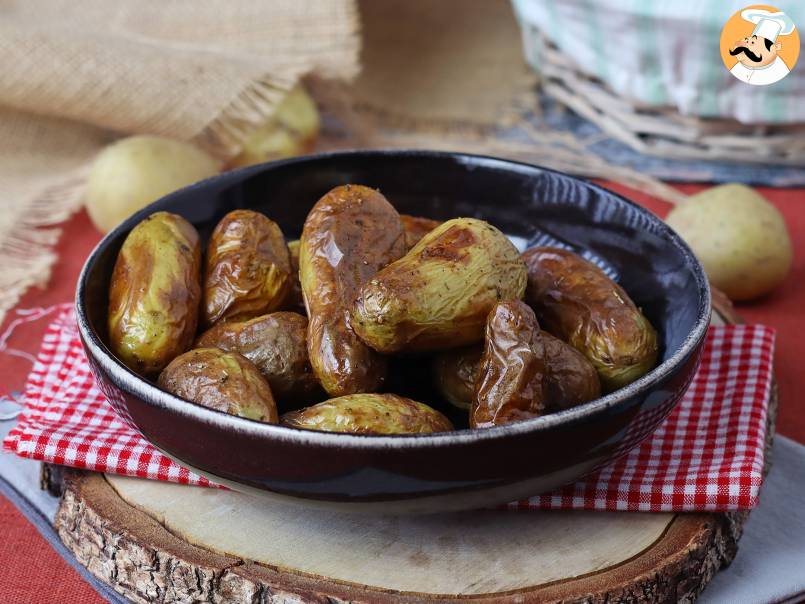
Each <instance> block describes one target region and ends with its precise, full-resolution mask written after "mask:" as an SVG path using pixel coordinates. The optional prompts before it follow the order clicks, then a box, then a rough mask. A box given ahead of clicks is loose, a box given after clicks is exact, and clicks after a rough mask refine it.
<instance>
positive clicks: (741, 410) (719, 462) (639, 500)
mask: <svg viewBox="0 0 805 604" xmlns="http://www.w3.org/2000/svg"><path fill="white" fill-rule="evenodd" d="M773 348H774V331H773V330H771V329H769V328H767V327H763V326H760V325H739V326H730V327H711V328H710V333H709V335H708V337H707V343H706V345H705V349H704V354H703V358H702V363H701V367H700V368H699V371H698V373H697V374H696V377H695V378H694V380H693V383H692V384H691V387H690V389H689V390H688V392H687V394H686V395H685V397H684V398H683V400H682V401H681V402H680V404H679V405H678V406H677V407H676V408H675V409H674V411H673V412H672V413H671V415H670V416H669V417H668V419H666V420H665V422H663V423H662V425H661V426H660V427H659V428H658V429H657V430H656V431H655V432H654V434H652V435H651V436H649V437H648V438H647V439H646V440H645V441H644V442H643V443H642V444H641V445H640V446H638V447H637V448H635V449H633V450H632V451H630V452H629V453H628V454H627V455H625V456H623V457H621V458H620V459H618V460H617V461H615V462H614V463H612V464H610V465H608V466H606V467H604V468H602V469H600V470H598V471H597V472H595V473H594V474H592V475H590V476H588V477H586V478H585V479H583V480H581V481H579V482H577V483H575V484H572V485H569V486H566V487H564V488H562V489H559V490H557V491H555V492H553V493H549V494H545V495H537V496H534V497H532V498H530V499H528V500H525V501H520V502H516V503H511V504H509V505H508V506H507V507H510V508H512V509H588V510H640V511H651V512H661V511H663V512H664V511H701V510H711V511H725V510H740V509H749V508H752V507H754V506H755V505H756V504H757V498H758V491H759V489H760V485H761V481H762V470H763V449H764V442H765V435H766V409H767V403H768V399H769V393H770V389H771V369H772V354H773ZM24 404H25V410H24V412H23V415H22V416H21V418H20V421H19V423H18V425H17V426H16V427H15V428H14V429H13V430H12V431H11V433H10V434H9V435H8V437H7V438H6V439H5V441H4V442H3V446H4V448H5V449H7V450H9V451H12V452H14V453H16V454H17V455H20V456H22V457H28V458H31V459H38V460H42V461H48V462H52V463H58V464H64V465H67V466H73V467H76V468H86V469H90V470H98V471H101V472H109V473H115V474H124V475H127V476H137V477H140V478H150V479H153V480H167V481H171V482H178V483H183V484H194V485H204V486H215V485H213V484H212V483H210V482H209V481H207V480H206V479H205V478H203V477H201V476H198V475H197V474H194V473H193V472H190V471H189V470H187V469H185V468H183V467H181V466H179V465H178V464H176V463H174V462H173V461H171V460H170V459H168V458H167V457H165V456H164V455H162V454H161V453H159V451H157V450H156V449H155V448H154V447H153V446H151V445H150V444H149V443H148V442H147V441H146V440H145V439H143V438H142V437H141V436H140V435H139V434H138V433H137V432H136V431H134V430H132V429H131V428H130V427H129V426H128V425H126V424H125V423H124V422H123V421H122V420H121V419H120V418H119V417H118V416H117V415H116V414H115V412H114V411H113V410H112V408H111V407H110V405H109V403H108V402H107V401H106V399H105V398H104V396H103V395H102V394H101V392H100V391H99V390H98V389H97V388H96V387H95V384H94V381H93V378H92V375H91V373H90V370H89V365H88V363H87V360H86V357H85V356H84V351H83V349H82V347H81V342H80V341H79V338H78V332H77V328H76V324H75V316H74V314H73V312H72V310H68V311H66V312H64V313H62V314H61V315H60V316H59V317H58V318H57V319H56V320H55V321H54V322H53V323H52V324H51V325H50V326H49V328H48V330H47V333H46V335H45V338H44V341H43V343H42V349H41V351H40V352H39V356H38V359H37V362H36V364H35V366H34V369H33V371H32V372H31V375H30V376H29V378H28V383H27V385H26V388H25V393H24Z"/></svg>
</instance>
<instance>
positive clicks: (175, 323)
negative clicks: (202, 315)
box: [107, 212, 201, 376]
mask: <svg viewBox="0 0 805 604" xmlns="http://www.w3.org/2000/svg"><path fill="white" fill-rule="evenodd" d="M200 273H201V244H200V241H199V236H198V233H197V232H196V229H195V228H193V225H191V224H190V223H189V222H187V221H186V220H185V219H184V218H182V217H181V216H177V215H176V214H169V213H168V212H156V213H155V214H152V215H151V216H149V217H148V218H146V219H145V220H143V221H142V222H140V223H139V224H138V225H137V226H135V227H134V228H133V229H132V231H131V233H129V235H128V237H126V240H125V241H124V242H123V246H122V247H121V248H120V252H119V253H118V256H117V261H116V262H115V268H114V270H113V272H112V281H111V284H110V287H109V313H108V315H107V328H108V334H109V346H110V348H111V349H112V352H113V353H114V354H115V355H116V356H117V357H118V358H119V359H120V360H121V361H122V362H123V363H125V364H126V365H127V366H128V367H129V368H131V369H132V370H133V371H136V372H137V373H140V374H142V375H146V376H148V375H151V374H155V373H157V372H159V371H161V370H162V368H163V367H165V365H167V364H168V363H169V362H170V361H171V359H173V358H174V357H175V356H176V355H178V354H180V353H182V352H184V351H185V350H187V349H188V347H189V346H190V344H191V343H192V341H193V337H194V336H195V333H196V325H197V322H198V307H199V300H200V298H201V285H200V278H201V275H200Z"/></svg>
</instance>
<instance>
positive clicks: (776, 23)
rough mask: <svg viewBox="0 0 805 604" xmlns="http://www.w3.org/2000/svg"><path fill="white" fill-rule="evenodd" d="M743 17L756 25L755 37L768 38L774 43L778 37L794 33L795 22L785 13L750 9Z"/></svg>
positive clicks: (742, 14) (743, 13)
mask: <svg viewBox="0 0 805 604" xmlns="http://www.w3.org/2000/svg"><path fill="white" fill-rule="evenodd" d="M741 17H742V18H743V19H745V20H746V21H749V22H750V23H754V24H755V29H754V31H753V32H752V35H753V36H758V37H762V38H766V39H767V40H771V41H772V42H774V41H775V40H776V39H777V36H787V35H788V34H790V33H791V32H792V31H794V22H793V21H792V20H791V18H790V17H789V16H788V15H786V14H785V13H783V12H776V13H773V12H771V11H767V10H764V9H762V8H748V9H746V10H745V11H743V12H742V13H741Z"/></svg>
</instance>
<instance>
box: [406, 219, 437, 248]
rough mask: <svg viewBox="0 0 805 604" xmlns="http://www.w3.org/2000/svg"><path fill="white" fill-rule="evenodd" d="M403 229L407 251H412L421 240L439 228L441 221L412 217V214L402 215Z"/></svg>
mask: <svg viewBox="0 0 805 604" xmlns="http://www.w3.org/2000/svg"><path fill="white" fill-rule="evenodd" d="M400 220H402V225H403V229H404V230H405V249H406V250H407V251H410V250H411V248H413V247H414V246H415V245H416V244H417V243H419V241H420V239H422V238H423V237H424V236H425V235H427V234H428V233H430V232H431V231H432V230H433V229H435V228H436V227H437V226H439V225H440V224H442V223H441V221H439V220H433V219H431V218H424V217H422V216H411V215H410V214H400Z"/></svg>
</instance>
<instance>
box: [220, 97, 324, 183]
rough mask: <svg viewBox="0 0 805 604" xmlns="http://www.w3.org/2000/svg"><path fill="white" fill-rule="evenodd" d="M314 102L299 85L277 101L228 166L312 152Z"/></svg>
mask: <svg viewBox="0 0 805 604" xmlns="http://www.w3.org/2000/svg"><path fill="white" fill-rule="evenodd" d="M319 124H320V118H319V111H318V109H316V103H315V102H314V101H313V99H312V98H310V95H309V94H308V93H307V91H306V90H305V89H304V87H303V86H302V85H301V84H300V85H297V86H296V87H295V88H292V89H291V91H290V92H289V93H288V94H287V95H286V96H285V98H284V99H283V100H282V101H280V104H279V105H277V108H276V110H275V112H274V114H273V115H272V116H271V117H270V118H269V119H268V120H267V121H266V122H265V123H264V124H263V125H262V126H259V127H258V128H256V129H255V130H254V132H252V133H251V135H249V137H248V138H247V139H246V142H245V143H244V145H243V150H242V151H241V152H240V154H239V155H238V156H237V157H236V158H235V159H233V160H232V161H231V163H230V165H231V166H232V167H242V166H251V165H252V164H260V163H263V162H267V161H272V160H275V159H281V158H283V157H292V156H294V155H302V154H304V153H308V152H309V151H311V150H312V148H313V145H314V144H315V143H316V137H317V136H318V134H319Z"/></svg>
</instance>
